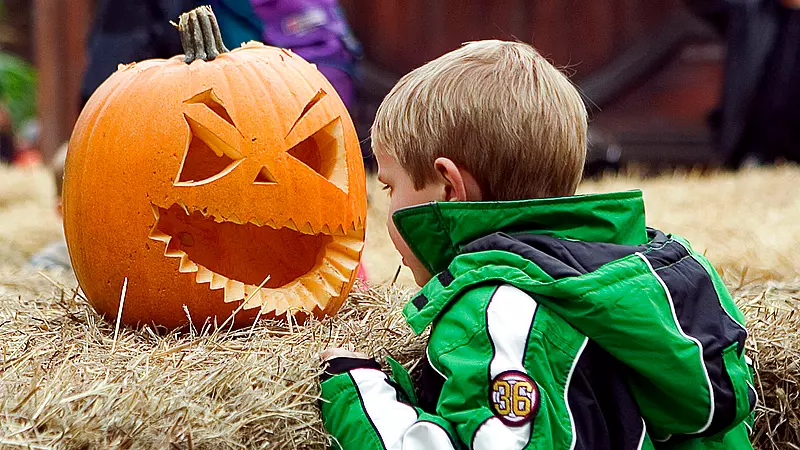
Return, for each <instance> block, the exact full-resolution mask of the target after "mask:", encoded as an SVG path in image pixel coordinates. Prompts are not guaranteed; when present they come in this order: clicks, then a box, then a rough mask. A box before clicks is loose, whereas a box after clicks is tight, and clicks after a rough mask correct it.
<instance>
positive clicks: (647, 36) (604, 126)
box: [0, 0, 800, 173]
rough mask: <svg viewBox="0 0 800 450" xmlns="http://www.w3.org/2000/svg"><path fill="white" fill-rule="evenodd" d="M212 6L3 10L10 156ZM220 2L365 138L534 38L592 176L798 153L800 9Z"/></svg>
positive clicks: (50, 147) (482, 1) (2, 129)
mask: <svg viewBox="0 0 800 450" xmlns="http://www.w3.org/2000/svg"><path fill="white" fill-rule="evenodd" d="M208 2H209V1H208V0H207V1H204V2H196V1H193V0H111V1H109V0H70V1H63V0H3V1H0V49H1V50H2V52H1V53H0V106H2V108H0V133H2V138H0V151H2V157H0V158H2V159H4V160H6V161H10V160H14V161H17V162H18V163H21V164H26V163H32V162H36V161H38V160H43V161H49V160H50V159H51V158H52V157H53V155H54V154H55V153H56V149H57V148H58V147H59V146H60V145H61V144H62V143H63V142H65V141H66V140H67V139H68V138H69V135H70V132H71V129H72V126H73V124H74V122H75V120H76V118H77V116H78V114H79V112H80V108H81V106H82V104H83V102H84V101H85V100H86V98H88V96H89V95H91V92H92V91H93V90H94V88H96V86H97V85H99V84H100V82H102V80H103V79H105V77H107V76H108V75H109V74H110V73H111V72H112V71H113V70H115V69H116V66H117V64H119V63H128V62H132V61H136V60H141V59H146V58H152V57H169V56H171V55H173V54H177V53H180V46H179V42H178V35H177V33H176V32H175V30H174V29H173V28H172V27H171V26H170V25H169V20H176V18H177V16H178V14H179V13H180V12H181V11H184V10H188V9H189V8H191V7H193V6H195V3H208ZM210 2H211V3H212V4H213V6H214V8H215V10H216V12H217V14H218V16H220V22H221V26H222V27H223V35H224V37H225V39H226V41H227V43H228V46H229V47H231V46H234V47H235V46H237V45H238V44H239V43H240V42H243V41H244V40H247V39H251V38H252V39H259V40H262V41H266V42H267V43H269V44H273V45H278V46H286V47H292V48H294V49H295V50H296V51H298V53H300V54H301V55H303V56H305V57H306V58H307V59H310V60H312V61H314V62H316V63H317V64H318V65H320V66H321V67H327V68H328V70H327V71H326V75H328V76H329V78H332V80H333V81H334V85H336V87H337V90H339V91H340V94H342V96H343V97H345V100H346V101H347V103H348V105H349V106H350V109H351V112H352V114H353V117H354V119H355V120H356V122H357V124H358V129H359V134H360V135H361V136H362V138H365V137H367V135H368V129H369V125H370V124H371V120H372V118H373V114H374V110H375V108H376V107H377V104H378V103H379V101H380V99H381V98H382V97H383V95H385V93H386V92H387V91H388V90H389V89H390V88H391V86H392V85H393V84H394V82H395V81H396V80H397V79H398V78H399V77H400V76H402V75H403V74H404V73H406V72H407V71H409V70H411V69H413V68H415V67H417V66H419V65H421V64H423V63H425V62H426V61H428V60H431V59H433V58H435V57H437V56H439V55H441V54H443V53H445V52H447V51H450V50H452V49H454V48H456V47H458V46H459V45H460V44H461V43H463V42H466V41H470V40H477V39H485V38H500V39H515V40H521V41H526V42H530V43H533V44H534V45H535V46H536V47H537V48H538V49H539V51H540V52H541V53H543V54H544V55H545V56H547V57H548V58H549V59H550V60H552V61H553V62H554V63H555V64H557V65H558V66H560V67H562V68H564V69H565V70H566V71H567V72H568V73H569V74H570V76H571V77H572V79H573V80H574V81H575V82H576V84H578V86H580V88H581V89H582V91H583V93H584V94H585V97H586V100H587V104H588V105H589V106H590V107H591V110H592V142H593V145H592V149H591V152H590V161H589V162H590V164H589V167H588V170H589V171H590V172H592V173H594V172H598V171H601V170H605V169H615V168H618V167H620V166H625V165H626V164H631V163H634V164H637V165H640V166H641V167H645V168H646V169H647V170H656V171H657V170H659V169H661V168H664V167H675V166H686V165H689V166H693V167H697V166H700V167H717V166H727V167H738V166H740V165H742V164H743V163H757V164H761V163H765V162H772V161H774V160H776V159H777V160H781V159H797V157H798V151H797V149H796V147H797V146H796V145H794V144H793V143H794V142H796V140H795V139H794V137H795V136H794V134H793V133H797V132H796V131H793V130H790V131H787V130H786V129H792V128H794V127H792V126H791V124H792V123H793V122H794V120H796V119H797V118H798V115H800V114H798V109H799V108H798V107H797V106H795V105H796V104H797V100H798V98H797V97H798V95H797V94H798V89H800V88H798V87H794V85H796V84H797V83H792V82H791V80H792V79H793V77H794V75H796V74H797V72H798V70H797V68H798V61H797V55H798V54H799V53H800V20H798V18H797V17H795V10H794V9H793V8H795V7H797V5H795V3H800V2H798V1H796V0H649V1H647V2H642V1H637V0H593V1H591V2H586V1H577V0H527V1H526V0H460V1H456V0H375V1H363V0H361V1H359V0H341V1H339V2H338V3H337V1H335V0H257V1H250V0H211V1H210ZM276 30H277V31H276ZM784 128H785V129H784ZM367 145H368V143H365V147H366V146H367ZM765 148H766V149H765ZM366 153H367V152H365V154H366ZM368 162H369V161H368Z"/></svg>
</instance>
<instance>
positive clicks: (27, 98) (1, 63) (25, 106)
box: [0, 6, 36, 128]
mask: <svg viewBox="0 0 800 450" xmlns="http://www.w3.org/2000/svg"><path fill="white" fill-rule="evenodd" d="M1 8H2V6H0V9H1ZM0 103H2V104H3V105H5V106H6V107H7V108H8V110H9V113H10V114H11V118H12V120H13V122H14V128H18V127H20V126H22V125H23V124H24V123H25V121H26V120H28V119H31V118H33V117H34V116H35V115H36V69H34V68H33V66H31V65H30V64H29V63H27V62H26V61H25V60H23V59H21V58H19V57H17V56H14V55H11V54H9V53H4V52H0Z"/></svg>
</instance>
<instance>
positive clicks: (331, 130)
mask: <svg viewBox="0 0 800 450" xmlns="http://www.w3.org/2000/svg"><path fill="white" fill-rule="evenodd" d="M342 133H343V130H342V119H341V118H337V119H335V120H333V121H332V122H331V123H329V124H328V125H326V126H324V127H322V129H320V130H319V131H317V132H316V133H314V134H313V135H312V136H311V137H309V138H306V139H305V140H304V141H302V142H300V143H299V144H297V145H295V146H294V147H292V148H291V149H289V151H288V152H287V153H288V154H289V155H290V156H291V157H293V158H295V159H297V160H299V161H300V162H302V163H303V164H305V165H306V166H308V167H309V168H311V170H313V171H314V172H317V173H318V174H320V175H322V176H323V177H325V179H326V180H328V181H330V182H331V183H333V184H334V185H335V186H336V187H337V188H339V189H341V190H342V191H344V192H345V193H347V159H346V158H345V157H344V153H345V148H344V144H343V142H344V138H343V136H342Z"/></svg>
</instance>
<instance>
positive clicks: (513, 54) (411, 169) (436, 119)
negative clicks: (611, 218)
mask: <svg viewBox="0 0 800 450" xmlns="http://www.w3.org/2000/svg"><path fill="white" fill-rule="evenodd" d="M586 133H587V113H586V107H585V105H584V103H583V100H582V99H581V96H580V94H579V93H578V91H577V89H576V88H575V87H574V86H573V85H572V83H571V82H570V81H569V79H568V78H567V77H566V76H565V75H564V74H562V73H561V72H559V70H558V69H556V68H555V67H553V65H551V64H550V63H549V62H547V60H545V59H544V58H543V57H542V56H541V55H540V54H539V53H538V52H537V51H536V50H535V49H534V48H533V47H531V46H530V45H527V44H523V43H519V42H503V41H497V40H488V41H478V42H472V43H468V44H466V45H464V46H463V47H461V48H460V49H458V50H455V51H452V52H450V53H447V54H446V55H444V56H441V57H440V58H438V59H436V60H434V61H431V62H429V63H427V64H425V65H424V66H422V67H420V68H418V69H416V70H414V71H413V72H411V73H409V74H407V75H406V76H404V77H403V78H402V79H401V80H400V81H399V82H398V83H397V85H395V87H394V88H393V89H392V90H391V92H389V94H388V95H387V96H386V98H385V99H384V100H383V103H381V106H380V107H379V108H378V112H377V116H376V118H375V123H374V125H373V127H372V145H373V151H375V152H378V153H380V152H383V153H387V154H389V155H391V156H393V157H395V158H397V160H398V161H399V163H400V164H401V166H402V167H403V168H404V169H405V170H406V171H407V172H408V173H409V174H410V176H411V178H412V180H413V181H414V186H415V188H416V189H421V188H423V187H424V186H426V185H427V184H428V183H429V182H431V181H433V180H435V179H436V176H437V173H436V171H435V169H434V161H435V159H436V158H438V157H447V158H450V159H451V160H453V162H454V163H455V164H456V165H457V166H459V167H461V168H463V169H465V170H467V171H468V172H469V173H470V174H472V176H473V177H475V179H476V180H477V182H478V184H479V185H480V187H481V189H482V192H483V196H484V198H485V199H486V200H518V199H525V198H543V197H559V196H568V195H572V194H574V193H575V190H576V189H577V186H578V183H579V182H580V179H581V174H582V171H583V163H584V160H585V159H586V140H587V138H586Z"/></svg>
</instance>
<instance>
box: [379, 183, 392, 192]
mask: <svg viewBox="0 0 800 450" xmlns="http://www.w3.org/2000/svg"><path fill="white" fill-rule="evenodd" d="M381 189H382V190H384V191H389V192H391V191H392V187H391V186H389V185H388V184H384V185H383V187H382V188H381Z"/></svg>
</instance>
